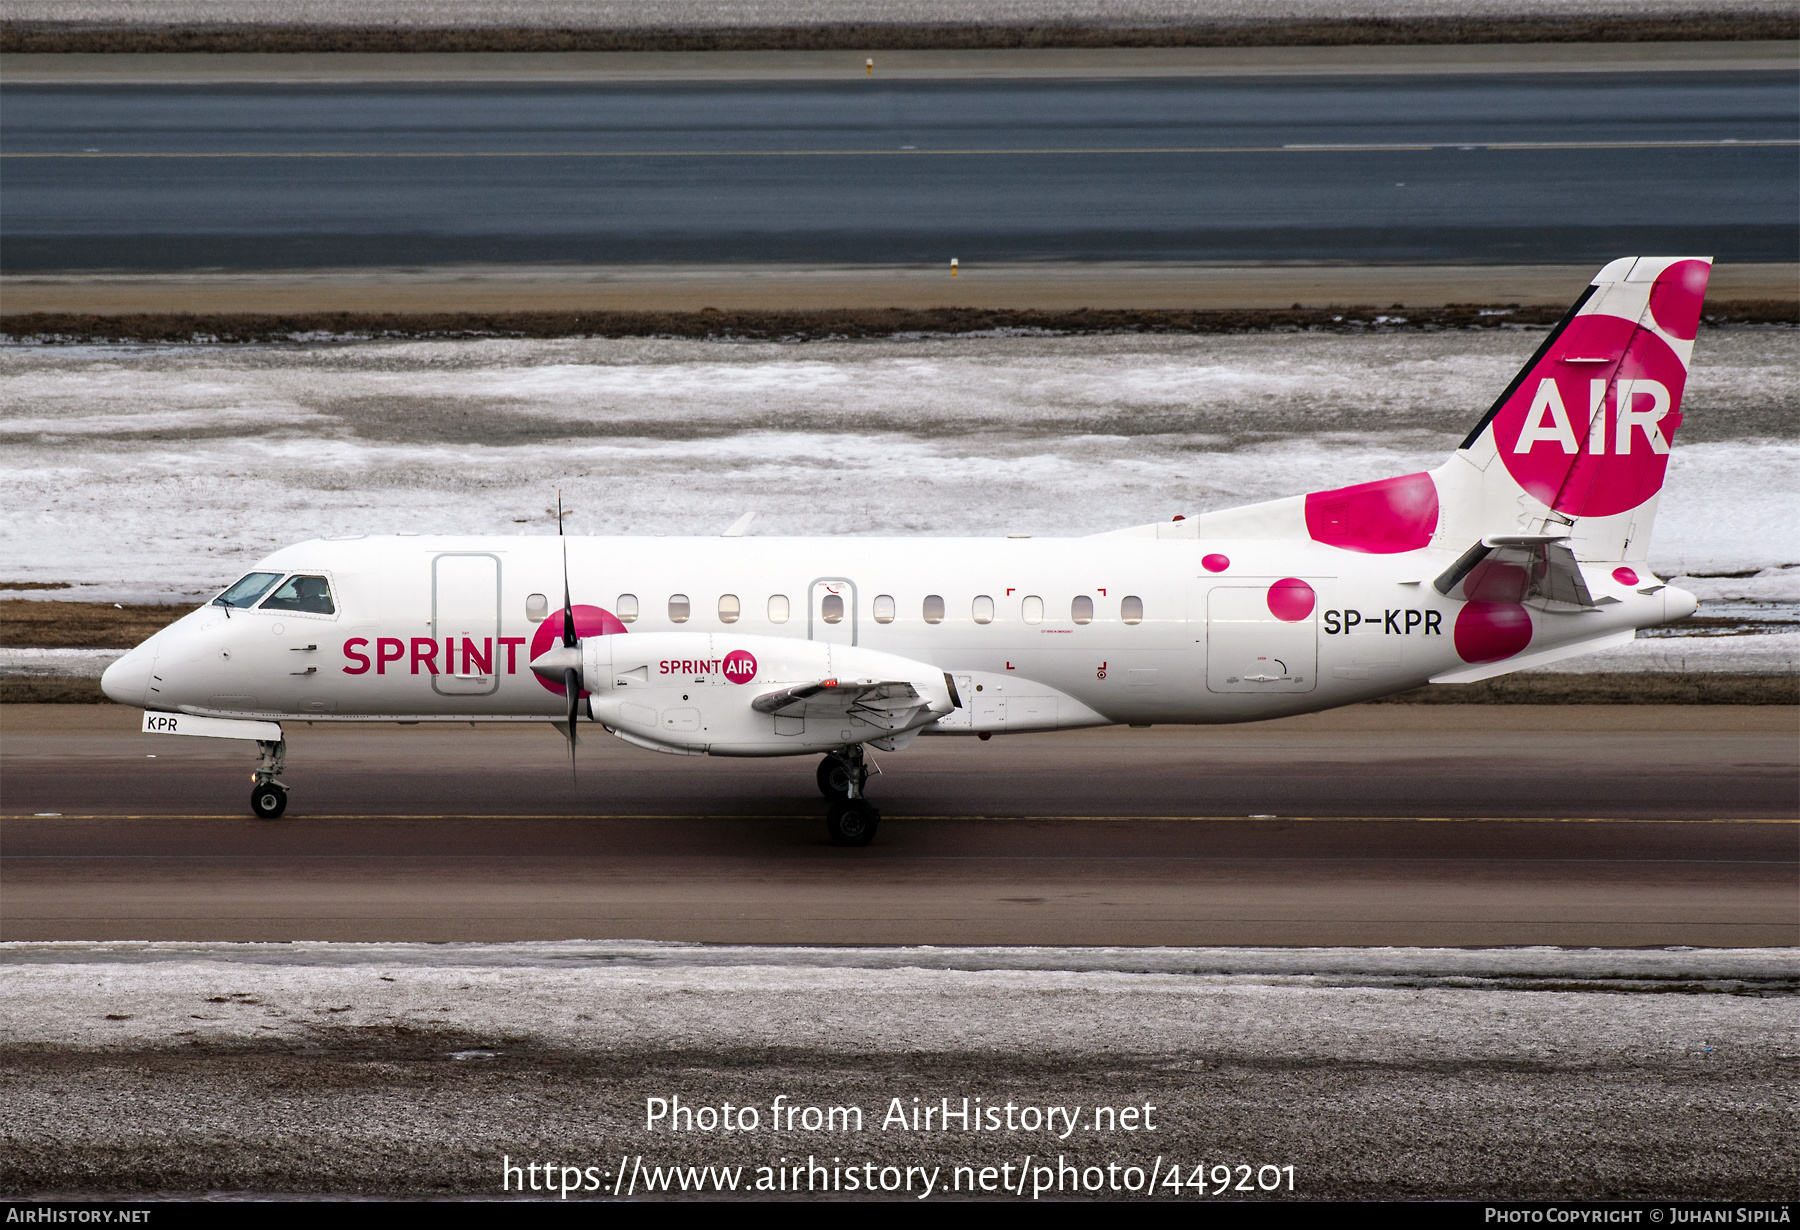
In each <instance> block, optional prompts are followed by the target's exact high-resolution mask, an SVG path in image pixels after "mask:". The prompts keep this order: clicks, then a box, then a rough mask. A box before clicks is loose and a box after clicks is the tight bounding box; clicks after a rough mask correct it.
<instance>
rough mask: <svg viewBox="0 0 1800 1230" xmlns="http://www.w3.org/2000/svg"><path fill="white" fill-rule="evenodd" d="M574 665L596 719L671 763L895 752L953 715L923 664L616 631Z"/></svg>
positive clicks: (748, 641)
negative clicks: (858, 750)
mask: <svg viewBox="0 0 1800 1230" xmlns="http://www.w3.org/2000/svg"><path fill="white" fill-rule="evenodd" d="M581 661H582V678H583V681H584V682H585V684H586V685H587V690H588V697H589V699H588V711H589V713H590V714H591V715H592V716H593V718H594V720H595V721H597V722H600V723H602V724H603V725H605V726H606V727H607V728H608V729H610V730H611V731H612V732H613V733H614V734H615V735H618V736H619V737H620V738H622V739H625V740H626V741H628V742H631V743H636V744H638V745H640V746H643V747H649V748H653V749H655V750H657V751H662V752H673V753H675V754H677V755H689V756H701V755H712V756H800V755H816V754H819V753H821V752H826V751H829V750H831V749H832V748H835V747H843V746H845V745H846V744H851V743H874V744H876V746H878V747H887V748H892V747H896V746H899V745H901V744H903V743H904V742H906V741H909V740H910V739H911V738H912V736H913V735H914V734H915V733H916V732H917V731H918V730H920V729H921V728H922V727H925V726H929V725H930V724H931V723H933V722H935V721H936V720H937V719H938V718H940V717H942V716H943V715H945V714H947V713H949V712H951V710H952V709H954V708H955V707H956V705H955V702H954V701H952V699H951V694H950V684H949V682H948V681H947V680H946V679H945V677H944V673H943V672H942V671H941V670H939V669H938V668H936V667H934V666H931V665H929V664H928V663H924V662H916V661H913V660H912V659H910V658H902V657H898V656H896V655H894V654H891V653H878V652H876V651H875V650H871V649H858V648H856V647H854V646H850V645H832V644H827V643H825V642H822V641H802V640H791V639H787V638H784V637H772V636H734V635H732V634H730V633H711V632H648V633H618V634H615V635H611V636H593V637H584V638H583V639H582V641H581ZM758 702H760V704H759V703H758Z"/></svg>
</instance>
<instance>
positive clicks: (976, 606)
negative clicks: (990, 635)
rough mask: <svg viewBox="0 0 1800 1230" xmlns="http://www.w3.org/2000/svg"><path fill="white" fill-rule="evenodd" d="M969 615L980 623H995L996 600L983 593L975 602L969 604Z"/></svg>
mask: <svg viewBox="0 0 1800 1230" xmlns="http://www.w3.org/2000/svg"><path fill="white" fill-rule="evenodd" d="M969 615H970V616H971V617H972V618H973V619H974V620H975V622H976V623H978V624H991V623H993V622H994V600H993V599H992V598H990V597H988V596H987V595H986V594H981V595H980V596H978V597H977V598H976V599H975V601H974V602H972V603H970V604H969Z"/></svg>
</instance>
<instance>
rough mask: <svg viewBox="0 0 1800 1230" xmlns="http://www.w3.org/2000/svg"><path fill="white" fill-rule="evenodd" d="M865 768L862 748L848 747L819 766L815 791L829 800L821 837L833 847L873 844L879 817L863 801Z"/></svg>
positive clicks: (879, 814)
mask: <svg viewBox="0 0 1800 1230" xmlns="http://www.w3.org/2000/svg"><path fill="white" fill-rule="evenodd" d="M868 780H869V768H868V766H867V765H866V764H864V763H863V749H862V744H860V743H852V744H851V745H850V746H848V747H845V748H841V749H839V750H838V751H836V752H833V753H832V754H831V755H829V756H827V757H825V759H824V761H823V762H821V763H820V765H819V790H820V792H821V793H822V794H824V795H825V796H826V797H828V798H830V799H831V807H830V809H829V810H828V811H827V812H826V813H825V833H826V835H827V836H828V837H830V838H831V844H832V845H834V846H866V845H868V844H869V843H870V842H871V841H874V840H875V830H876V828H877V827H879V826H880V824H881V813H880V812H878V811H876V810H875V809H874V808H873V807H871V806H869V801H868V800H867V799H865V798H863V785H864V783H866V782H867V781H868Z"/></svg>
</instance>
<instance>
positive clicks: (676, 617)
mask: <svg viewBox="0 0 1800 1230" xmlns="http://www.w3.org/2000/svg"><path fill="white" fill-rule="evenodd" d="M532 597H533V598H536V597H538V595H536V594H533V595H532ZM546 609H547V608H546ZM638 609H639V608H638V599H637V595H636V594H620V595H619V600H618V602H617V603H615V604H614V606H613V613H614V614H615V615H617V616H618V617H619V622H620V623H626V624H629V623H636V622H637V618H638ZM898 610H899V608H898V606H897V605H896V604H895V602H894V596H893V595H892V594H877V595H876V596H875V602H874V604H873V608H872V610H871V614H873V615H874V617H875V622H876V623H878V624H891V623H893V622H894V619H895V616H896V613H897V611H898ZM693 612H694V607H693V603H692V602H690V601H689V600H688V596H687V595H686V594H671V595H670V596H669V622H670V623H673V624H684V623H686V622H687V621H688V620H689V619H690V618H692V617H693ZM791 612H792V608H791V607H790V606H789V604H788V599H787V595H786V594H773V595H771V596H770V598H769V622H770V623H772V624H784V623H786V622H787V621H788V617H789V615H790V614H791ZM844 613H845V608H844V599H843V598H842V596H840V595H838V594H827V595H825V598H824V600H823V601H821V602H820V603H819V618H820V619H822V620H824V621H825V622H826V623H828V624H836V623H842V622H843V620H844ZM743 614H744V605H743V603H742V602H741V601H739V599H738V596H737V595H736V594H722V595H720V597H719V622H720V623H724V624H734V623H736V622H737V621H738V620H739V619H741V618H743ZM920 614H921V616H922V617H923V618H924V620H925V622H926V623H928V624H941V623H943V622H944V599H943V597H942V596H941V595H939V594H929V595H927V596H926V598H925V601H924V603H923V604H922V607H921V610H920ZM969 617H970V618H971V619H973V620H974V621H975V622H976V623H978V624H991V623H993V622H994V600H993V599H992V598H991V597H989V596H988V595H987V594H982V595H980V596H978V597H977V598H976V599H975V600H974V601H973V602H972V603H970V604H969ZM534 618H540V619H541V618H542V616H541V615H537V616H534ZM1019 618H1020V619H1022V620H1023V621H1024V622H1026V623H1028V624H1041V623H1043V622H1044V600H1043V599H1042V598H1040V597H1039V596H1038V595H1036V594H1030V595H1027V596H1026V597H1025V598H1023V599H1022V600H1021V601H1020V603H1019ZM1069 620H1070V622H1072V623H1078V624H1091V623H1093V622H1094V600H1093V599H1092V598H1091V597H1089V596H1088V595H1087V594H1078V595H1076V597H1075V598H1074V600H1073V601H1071V602H1070V603H1069ZM1119 622H1120V623H1127V624H1141V623H1143V622H1144V600H1143V599H1142V598H1139V597H1137V596H1136V595H1135V594H1133V595H1131V596H1129V597H1126V598H1122V599H1120V600H1119Z"/></svg>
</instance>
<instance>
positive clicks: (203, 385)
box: [0, 329, 1800, 604]
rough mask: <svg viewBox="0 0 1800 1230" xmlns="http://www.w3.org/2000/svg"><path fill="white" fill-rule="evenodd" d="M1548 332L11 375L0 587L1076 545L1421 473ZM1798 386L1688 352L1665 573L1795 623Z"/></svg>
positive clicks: (272, 362)
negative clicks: (478, 550) (524, 545)
mask: <svg viewBox="0 0 1800 1230" xmlns="http://www.w3.org/2000/svg"><path fill="white" fill-rule="evenodd" d="M1540 336H1541V335H1540V334H1539V333H1537V332H1533V331H1523V330H1521V331H1511V332H1495V333H1474V332H1466V333H1464V332H1458V333H1440V334H1393V335H1327V334H1299V335H1294V334H1262V335H1243V336H1218V337H1191V336H1188V337H1167V336H1122V337H1121V336H1106V337H980V338H969V337H964V338H917V339H895V340H886V341H874V342H824V343H808V344H804V345H783V344H775V343H769V344H749V343H745V344H735V343H722V342H695V341H680V340H664V339H636V340H622V341H620V340H614V341H609V340H583V339H569V340H556V341H469V342H361V343H355V342H352V343H341V344H309V345H293V346H244V347H226V346H167V347H164V346H129V347H126V346H118V347H112V346H66V347H63V346H10V347H5V348H0V483H4V484H5V486H6V489H7V490H8V491H9V493H10V496H9V499H8V501H7V509H6V516H5V519H4V521H3V522H0V561H3V564H0V580H30V581H71V582H80V583H84V584H83V585H82V588H81V589H80V590H79V594H80V596H81V597H82V598H84V599H88V600H105V601H117V600H121V599H126V598H131V599H137V600H158V599H162V600H176V599H182V598H187V599H190V600H191V599H192V598H193V597H194V596H196V595H201V594H205V593H208V592H211V591H213V590H214V589H216V588H217V587H219V586H222V585H223V584H224V583H226V582H228V581H230V580H231V579H232V578H233V577H235V576H236V575H238V574H239V573H240V572H242V571H244V570H245V569H247V568H248V566H249V565H250V564H251V563H253V562H254V561H255V560H256V559H257V558H258V557H260V556H261V555H263V554H266V553H267V552H269V551H271V550H274V549H275V548H276V547H278V546H280V545H282V544H285V543H290V542H294V541H297V540H301V539H305V538H311V537H317V536H323V535H328V534H341V533H358V532H371V533H381V532H392V531H396V530H415V531H441V532H450V533H496V532H500V533H505V532H512V533H520V534H544V533H548V532H551V530H552V529H553V523H554V519H553V518H552V517H551V516H549V515H547V514H546V511H545V510H546V508H547V507H549V506H551V505H553V504H554V502H555V493H556V491H557V490H558V489H559V488H560V489H562V490H563V491H564V492H565V494H566V497H567V500H568V503H569V504H570V506H572V507H573V508H574V510H575V511H574V515H573V516H572V517H571V518H570V528H571V529H573V530H574V531H576V532H578V533H593V534H614V533H631V534H683V533H698V534H711V533H717V532H718V531H720V530H722V529H723V528H724V527H725V526H727V525H729V524H730V523H731V522H732V521H733V520H735V519H736V518H737V517H738V516H739V515H740V514H741V513H742V512H744V511H746V510H750V509H755V510H756V511H757V512H758V514H759V516H758V521H757V525H756V532H760V533H766V534H865V535H866V534H888V533H901V534H1003V533H1031V534H1037V535H1058V534H1061V535H1076V534H1086V533H1093V532H1096V531H1100V530H1105V529H1110V528H1116V527H1119V526H1123V525H1131V524H1137V523H1142V522H1146V521H1153V520H1164V519H1166V518H1167V517H1169V516H1170V515H1172V514H1173V513H1175V512H1185V513H1194V512H1199V511H1205V510H1208V509H1215V508H1223V507H1229V506H1232V505H1236V504H1241V503H1246V502H1250V501H1254V500H1261V499H1268V498H1273V497H1276V496H1280V495H1287V494H1291V493H1294V492H1299V491H1306V490H1316V489H1319V488H1325V487H1331V486H1336V485H1342V484H1347V483H1352V482H1358V481H1363V480H1366V479H1369V478H1374V477H1379V476H1382V475H1387V474H1397V473H1404V472H1407V471H1409V470H1417V469H1422V468H1426V467H1429V466H1432V465H1435V464H1436V463H1438V462H1439V461H1440V460H1442V458H1443V457H1444V456H1445V455H1446V454H1447V453H1448V452H1449V451H1450V449H1452V448H1453V447H1454V446H1455V444H1456V442H1457V441H1458V440H1459V439H1460V438H1461V436H1462V435H1463V433H1464V432H1465V431H1466V430H1467V428H1468V427H1469V426H1470V425H1471V424H1472V423H1473V422H1474V421H1475V420H1476V419H1478V418H1479V417H1480V415H1481V413H1482V411H1483V410H1485V409H1486V407H1487V405H1488V403H1489V402H1490V401H1491V400H1492V398H1493V396H1494V395H1495V394H1496V392H1497V391H1498V390H1499V389H1501V388H1503V387H1504V386H1505V383H1506V381H1507V380H1508V379H1509V378H1510V376H1511V374H1512V373H1513V371H1514V370H1516V368H1517V366H1518V365H1519V364H1520V363H1521V362H1522V361H1523V359H1524V358H1525V357H1526V356H1527V355H1528V354H1529V353H1530V352H1531V350H1532V349H1533V348H1534V347H1535V346H1536V344H1537V342H1538V340H1539V338H1540ZM1797 359H1800V334H1796V333H1794V332H1793V331H1791V330H1778V329H1733V330H1719V331H1709V332H1708V333H1707V334H1705V335H1703V336H1702V338H1701V344H1700V346H1699V347H1698V348H1697V350H1696V357H1695V363H1696V366H1695V371H1694V374H1693V379H1692V380H1691V382H1690V384H1689V391H1688V395H1687V399H1686V404H1685V405H1684V407H1683V409H1684V411H1685V412H1686V413H1685V421H1684V423H1683V428H1682V438H1681V443H1680V445H1679V446H1678V447H1677V448H1676V450H1675V453H1674V455H1673V457H1672V459H1671V463H1670V468H1669V478H1668V483H1667V486H1666V488H1665V491H1664V495H1663V500H1662V505H1661V510H1660V512H1659V515H1658V522H1657V528H1656V537H1655V540H1654V543H1653V546H1652V551H1651V563H1652V565H1653V567H1655V569H1656V570H1657V571H1658V572H1659V573H1660V574H1662V575H1676V574H1681V573H1727V572H1755V571H1758V570H1765V577H1764V579H1763V581H1762V582H1761V583H1760V588H1757V587H1755V586H1747V587H1740V588H1743V589H1745V591H1746V592H1745V593H1744V594H1743V596H1744V597H1745V598H1747V599H1752V600H1755V601H1762V602H1778V603H1783V604H1793V603H1800V568H1795V567H1784V566H1791V565H1796V564H1800V515H1796V513H1797V511H1800V508H1797V501H1796V498H1795V495H1794V493H1795V492H1796V491H1800V424H1797V423H1796V420H1795V418H1794V415H1793V411H1792V408H1793V406H1794V405H1796V404H1800V362H1796V360H1797ZM1771 569H1773V570H1775V571H1772V572H1771V571H1767V570H1771ZM1750 589H1755V590H1756V593H1755V594H1754V595H1752V594H1750V593H1749V592H1748V591H1749V590H1750ZM38 596H42V597H47V598H49V597H59V596H61V597H68V596H73V595H70V594H68V593H66V591H44V592H42V593H41V594H39V595H38ZM1721 596H1723V595H1721Z"/></svg>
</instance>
